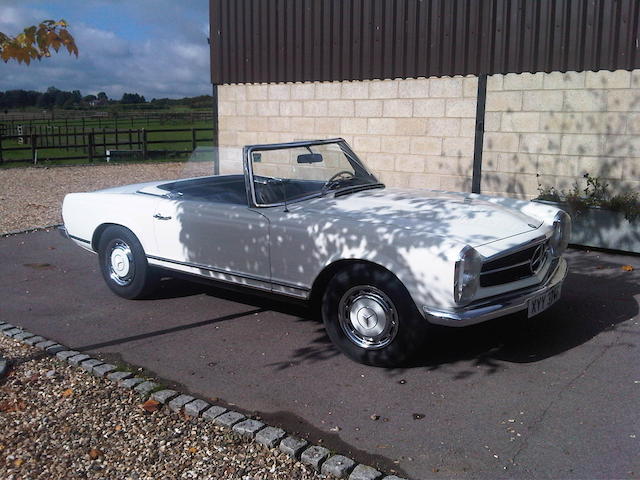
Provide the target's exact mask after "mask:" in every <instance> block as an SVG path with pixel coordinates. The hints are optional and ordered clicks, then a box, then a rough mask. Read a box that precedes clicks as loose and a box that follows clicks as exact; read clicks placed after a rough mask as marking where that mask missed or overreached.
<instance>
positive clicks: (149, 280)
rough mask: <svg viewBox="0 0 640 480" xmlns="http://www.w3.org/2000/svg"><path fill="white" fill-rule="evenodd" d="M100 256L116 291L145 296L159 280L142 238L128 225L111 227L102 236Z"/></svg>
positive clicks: (101, 262) (106, 275)
mask: <svg viewBox="0 0 640 480" xmlns="http://www.w3.org/2000/svg"><path fill="white" fill-rule="evenodd" d="M98 257H99V260H100V270H101V272H102V277H103V278H104V280H105V282H106V283H107V286H108V287H109V288H110V289H111V291H112V292H114V293H115V294H116V295H119V296H121V297H123V298H128V299H137V298H144V297H146V296H148V295H149V294H150V293H152V292H153V290H154V289H155V288H156V286H157V284H158V280H159V279H158V275H157V274H156V272H154V271H153V269H152V268H151V267H149V264H148V263H147V257H146V256H145V253H144V250H143V248H142V245H141V244H140V241H139V240H138V239H137V238H136V236H135V235H134V234H133V232H131V231H130V230H128V229H126V228H124V227H119V226H116V225H114V226H110V227H107V229H106V230H105V231H104V232H103V234H102V236H101V237H100V242H99V245H98Z"/></svg>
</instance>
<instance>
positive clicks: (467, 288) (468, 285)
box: [453, 245, 482, 305]
mask: <svg viewBox="0 0 640 480" xmlns="http://www.w3.org/2000/svg"><path fill="white" fill-rule="evenodd" d="M481 270H482V255H480V254H479V253H478V252H477V250H476V249H475V248H473V247H470V246H469V245H467V246H466V247H464V248H463V249H462V250H461V251H460V254H459V256H458V260H457V261H456V265H455V272H454V280H453V299H454V301H455V302H456V303H457V304H458V305H465V304H467V303H469V302H470V301H471V300H472V299H473V297H474V296H475V294H476V292H477V291H478V287H479V286H480V271H481Z"/></svg>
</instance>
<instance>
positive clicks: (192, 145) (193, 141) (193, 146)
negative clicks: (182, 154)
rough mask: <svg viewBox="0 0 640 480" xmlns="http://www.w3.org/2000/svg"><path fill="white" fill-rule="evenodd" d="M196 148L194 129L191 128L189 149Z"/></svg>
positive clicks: (193, 149)
mask: <svg viewBox="0 0 640 480" xmlns="http://www.w3.org/2000/svg"><path fill="white" fill-rule="evenodd" d="M195 149H196V129H195V128H191V151H195Z"/></svg>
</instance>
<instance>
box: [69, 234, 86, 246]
mask: <svg viewBox="0 0 640 480" xmlns="http://www.w3.org/2000/svg"><path fill="white" fill-rule="evenodd" d="M67 236H68V237H69V238H71V239H72V240H77V241H79V242H82V243H86V244H87V245H91V242H90V241H89V240H85V239H84V238H80V237H76V236H75V235H69V234H68V233H67Z"/></svg>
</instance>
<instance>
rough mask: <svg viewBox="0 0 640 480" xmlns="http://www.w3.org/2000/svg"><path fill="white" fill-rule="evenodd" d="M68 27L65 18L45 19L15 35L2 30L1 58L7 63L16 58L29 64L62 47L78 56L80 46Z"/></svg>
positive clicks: (0, 37) (0, 39) (0, 42)
mask: <svg viewBox="0 0 640 480" xmlns="http://www.w3.org/2000/svg"><path fill="white" fill-rule="evenodd" d="M67 27H68V25H67V22H65V21H64V20H58V21H55V20H44V21H43V22H41V23H40V24H39V25H32V26H30V27H27V28H25V29H24V30H23V31H22V33H19V34H18V35H16V36H15V37H11V36H9V35H7V34H5V33H2V32H0V59H2V60H3V61H4V62H5V63H7V62H8V61H9V60H16V61H17V62H18V63H22V62H24V63H26V64H27V65H29V64H30V63H31V60H40V59H41V58H42V57H50V56H51V50H52V49H53V50H55V51H56V52H57V51H58V50H60V48H65V49H66V50H67V51H68V52H69V54H70V55H72V54H73V55H75V56H76V57H77V56H78V47H77V46H76V42H75V40H74V38H73V36H72V35H71V34H70V33H69V31H68V30H67Z"/></svg>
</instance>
